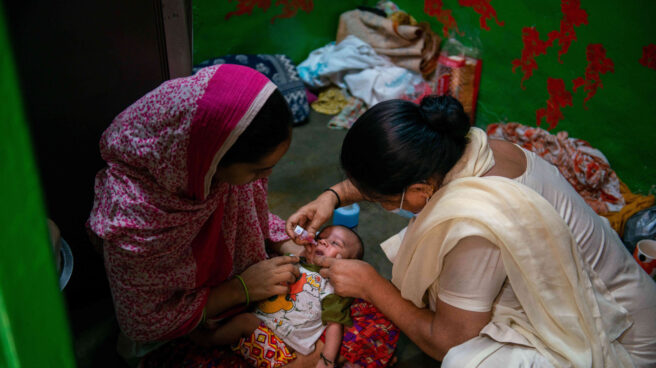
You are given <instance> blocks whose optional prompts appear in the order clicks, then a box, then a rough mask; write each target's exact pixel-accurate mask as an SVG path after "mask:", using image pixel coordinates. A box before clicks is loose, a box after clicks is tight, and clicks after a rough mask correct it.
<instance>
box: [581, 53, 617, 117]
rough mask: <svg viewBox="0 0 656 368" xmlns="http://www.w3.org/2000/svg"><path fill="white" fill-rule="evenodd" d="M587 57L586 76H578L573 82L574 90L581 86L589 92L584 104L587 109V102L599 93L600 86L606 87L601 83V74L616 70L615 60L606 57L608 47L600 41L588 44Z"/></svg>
mask: <svg viewBox="0 0 656 368" xmlns="http://www.w3.org/2000/svg"><path fill="white" fill-rule="evenodd" d="M586 57H587V59H588V66H587V67H586V68H585V78H583V77H578V78H576V79H574V80H573V82H574V92H576V90H577V89H578V88H579V87H583V90H584V91H586V92H588V95H587V96H585V99H584V100H583V106H584V107H585V108H586V109H587V108H588V107H587V106H586V105H585V103H586V102H588V100H589V99H590V98H592V96H594V95H595V94H596V93H597V89H598V88H603V87H604V86H603V84H602V83H601V74H606V73H608V72H615V64H614V63H613V60H611V59H610V58H607V57H606V49H604V47H603V46H602V45H601V44H600V43H595V44H590V45H588V48H587V50H586Z"/></svg>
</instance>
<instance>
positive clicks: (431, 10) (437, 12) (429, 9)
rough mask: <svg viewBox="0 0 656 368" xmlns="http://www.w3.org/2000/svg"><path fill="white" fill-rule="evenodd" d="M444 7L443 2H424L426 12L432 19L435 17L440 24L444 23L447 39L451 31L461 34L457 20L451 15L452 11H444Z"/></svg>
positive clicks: (429, 0) (444, 32) (443, 31)
mask: <svg viewBox="0 0 656 368" xmlns="http://www.w3.org/2000/svg"><path fill="white" fill-rule="evenodd" d="M443 5H444V4H443V3H442V0H424V12H425V13H426V14H428V15H430V16H431V17H435V18H436V19H437V21H438V22H440V23H442V25H443V27H442V33H443V34H444V37H445V38H447V37H449V30H451V29H455V30H456V32H458V33H460V32H459V30H458V24H457V23H456V19H455V18H454V17H453V14H451V10H450V9H442V6H443Z"/></svg>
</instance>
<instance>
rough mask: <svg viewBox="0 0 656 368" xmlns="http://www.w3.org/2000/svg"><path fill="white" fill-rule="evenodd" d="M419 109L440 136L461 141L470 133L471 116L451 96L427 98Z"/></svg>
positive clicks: (422, 101)
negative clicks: (460, 139)
mask: <svg viewBox="0 0 656 368" xmlns="http://www.w3.org/2000/svg"><path fill="white" fill-rule="evenodd" d="M419 109H420V110H421V112H422V114H423V115H424V118H425V119H426V124H427V125H428V126H429V127H430V128H431V129H433V130H435V131H436V132H438V133H440V134H444V135H447V136H449V137H451V138H456V139H459V138H464V137H465V136H466V135H467V133H468V132H469V128H470V126H471V125H470V123H469V116H467V114H466V113H465V110H464V109H463V107H462V104H461V103H460V102H459V101H458V100H456V99H455V98H453V97H451V96H448V95H444V96H435V95H431V96H426V97H424V98H423V99H422V100H421V103H420V104H419Z"/></svg>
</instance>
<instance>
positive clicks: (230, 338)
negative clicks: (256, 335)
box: [212, 313, 260, 345]
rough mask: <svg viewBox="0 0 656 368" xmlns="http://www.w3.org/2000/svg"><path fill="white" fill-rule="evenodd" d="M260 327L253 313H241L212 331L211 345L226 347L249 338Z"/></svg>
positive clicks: (258, 320)
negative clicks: (243, 338)
mask: <svg viewBox="0 0 656 368" xmlns="http://www.w3.org/2000/svg"><path fill="white" fill-rule="evenodd" d="M259 325H260V319H259V318H257V317H255V315H254V314H253V313H242V314H238V315H236V316H234V317H232V318H231V319H230V320H228V321H227V322H226V323H224V324H222V325H220V326H219V327H217V328H216V329H215V330H214V331H212V343H214V344H215V345H228V344H233V343H236V342H238V341H239V339H241V338H242V337H248V336H250V335H251V334H252V333H253V331H255V329H256V328H257V327H258V326H259Z"/></svg>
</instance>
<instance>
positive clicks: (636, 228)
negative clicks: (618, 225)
mask: <svg viewBox="0 0 656 368" xmlns="http://www.w3.org/2000/svg"><path fill="white" fill-rule="evenodd" d="M642 239H656V206H653V207H649V208H647V209H644V210H642V211H640V212H638V213H636V214H635V215H633V216H631V217H630V218H629V219H628V220H627V221H626V225H624V236H623V238H622V240H623V241H624V245H626V247H627V249H628V250H629V252H631V254H633V251H634V250H635V247H636V244H637V243H638V241H640V240H642Z"/></svg>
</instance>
